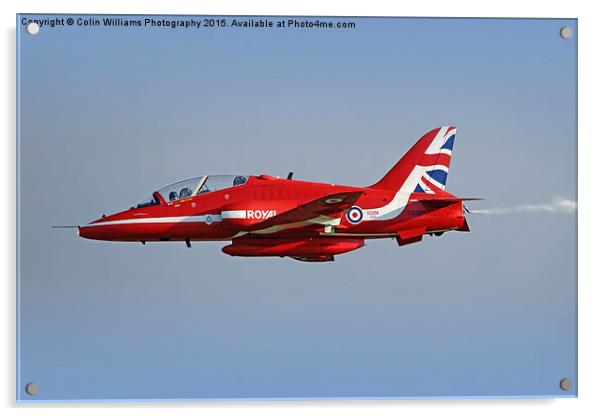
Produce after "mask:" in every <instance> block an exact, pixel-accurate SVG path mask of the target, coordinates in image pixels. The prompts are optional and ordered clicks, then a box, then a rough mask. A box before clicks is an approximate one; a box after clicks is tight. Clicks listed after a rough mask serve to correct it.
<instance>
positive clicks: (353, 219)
mask: <svg viewBox="0 0 602 416" xmlns="http://www.w3.org/2000/svg"><path fill="white" fill-rule="evenodd" d="M363 218H364V213H363V212H362V209H361V208H360V207H358V206H353V207H351V208H350V209H349V211H347V221H349V222H350V223H351V224H359V223H360V222H362V219H363Z"/></svg>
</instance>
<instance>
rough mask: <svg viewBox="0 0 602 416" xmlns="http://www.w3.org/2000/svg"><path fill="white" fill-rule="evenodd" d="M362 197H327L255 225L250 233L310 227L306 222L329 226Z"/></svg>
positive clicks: (340, 194)
mask: <svg viewBox="0 0 602 416" xmlns="http://www.w3.org/2000/svg"><path fill="white" fill-rule="evenodd" d="M361 195H362V192H361V191H359V192H338V193H335V194H330V195H325V196H322V197H320V198H317V199H314V200H312V201H309V202H306V203H304V204H302V205H299V206H298V207H297V208H293V209H290V210H288V211H285V212H283V213H281V214H278V215H275V216H273V217H271V218H268V219H266V220H265V221H262V222H260V223H257V224H254V225H253V226H252V227H251V229H250V231H257V230H266V232H267V231H269V232H274V231H278V229H285V228H288V227H287V225H288V226H296V225H298V226H302V225H308V224H304V223H305V222H309V223H314V224H324V225H329V224H328V223H329V222H332V221H333V220H337V219H338V218H334V216H337V215H338V216H339V217H340V216H341V215H342V214H343V212H345V211H346V210H348V209H349V208H351V206H352V205H353V204H354V203H355V201H357V200H358V198H359V197H360V196H361ZM274 227H275V228H274Z"/></svg>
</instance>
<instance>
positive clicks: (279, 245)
mask: <svg viewBox="0 0 602 416" xmlns="http://www.w3.org/2000/svg"><path fill="white" fill-rule="evenodd" d="M363 246H364V239H363V238H336V237H317V238H310V239H278V240H273V239H269V238H256V239H244V240H234V241H233V242H232V244H230V245H227V246H225V247H224V248H222V251H223V252H224V253H226V254H229V255H231V256H243V257H251V256H281V257H284V256H294V257H312V256H334V255H336V254H341V253H347V252H348V251H352V250H356V249H358V248H361V247H363Z"/></svg>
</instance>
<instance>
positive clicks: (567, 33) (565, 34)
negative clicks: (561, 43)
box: [560, 26, 573, 39]
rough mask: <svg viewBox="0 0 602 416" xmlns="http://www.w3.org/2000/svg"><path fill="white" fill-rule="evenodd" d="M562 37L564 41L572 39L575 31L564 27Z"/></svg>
mask: <svg viewBox="0 0 602 416" xmlns="http://www.w3.org/2000/svg"><path fill="white" fill-rule="evenodd" d="M560 37H561V38H562V39H570V38H572V37H573V29H571V28H570V27H568V26H563V27H561V28H560Z"/></svg>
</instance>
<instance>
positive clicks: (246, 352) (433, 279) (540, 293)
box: [18, 18, 577, 400]
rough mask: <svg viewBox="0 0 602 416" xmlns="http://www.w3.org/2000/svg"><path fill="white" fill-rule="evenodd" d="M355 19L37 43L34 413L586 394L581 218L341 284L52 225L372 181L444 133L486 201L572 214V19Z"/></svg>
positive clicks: (29, 128)
mask: <svg viewBox="0 0 602 416" xmlns="http://www.w3.org/2000/svg"><path fill="white" fill-rule="evenodd" d="M276 20H278V19H276V18H274V21H276ZM344 20H350V19H344ZM351 20H354V21H355V22H356V24H357V27H356V29H354V30H333V31H312V30H287V29H284V30H234V29H220V30H218V29H215V30H194V29H188V30H184V29H176V30H172V29H149V28H146V29H144V28H142V29H131V28H103V27H100V28H92V29H90V28H87V29H86V28H78V27H76V26H73V27H70V28H67V27H55V28H42V30H41V32H40V33H39V34H38V35H36V36H29V35H27V34H26V33H25V31H24V28H23V27H21V26H18V42H19V47H18V55H19V56H18V60H19V65H20V68H19V91H20V96H19V116H20V124H19V129H20V145H19V149H20V159H19V178H20V183H19V192H20V200H19V202H20V210H19V215H20V243H19V250H20V263H19V267H20V285H19V287H20V299H19V300H20V303H19V305H20V306H19V307H20V310H19V312H20V318H21V319H20V322H19V327H20V340H19V341H20V343H19V363H18V368H19V383H20V385H24V384H25V383H27V382H36V383H37V384H38V385H39V386H40V392H39V394H38V395H36V396H35V397H33V398H32V397H28V396H25V395H22V396H21V399H23V400H30V399H31V400H106V399H123V400H127V399H136V400H144V399H190V398H216V397H217V398H219V397H357V396H402V397H415V396H456V395H457V396H490V395H538V396H539V395H543V396H561V395H573V394H575V390H572V391H570V392H563V391H562V390H560V389H559V388H558V382H559V380H560V379H561V378H563V377H569V378H571V379H572V380H573V381H575V380H576V313H575V310H576V291H575V289H576V231H575V223H576V217H575V215H574V214H570V215H566V214H565V215H553V214H541V215H536V214H525V213H516V214H515V215H508V216H477V215H473V216H471V217H469V219H468V220H469V224H470V226H471V229H472V232H471V233H469V234H466V233H449V234H446V235H445V236H443V237H441V238H425V240H424V241H423V242H422V243H421V244H418V245H412V246H408V247H404V248H399V247H397V245H396V243H395V242H394V241H389V240H382V241H371V242H369V243H368V244H367V246H366V247H364V248H363V249H361V250H359V251H357V252H353V253H350V254H348V255H343V256H340V257H338V258H337V260H336V261H335V262H334V263H330V264H320V265H316V264H303V263H299V262H294V261H292V260H283V259H279V258H278V259H243V258H230V257H226V256H225V255H223V254H222V253H221V251H220V248H221V246H223V245H224V243H198V244H194V245H193V248H192V249H190V250H189V249H186V248H185V245H184V244H183V243H182V244H149V245H146V246H142V245H141V244H119V243H107V242H93V241H87V240H81V239H78V238H77V237H76V236H75V235H74V234H73V233H72V232H69V231H68V230H52V229H51V228H50V226H51V225H53V224H75V223H84V222H87V221H90V220H92V219H95V218H97V217H99V216H100V215H101V214H102V213H107V214H108V213H111V212H115V211H117V210H121V209H125V208H128V207H129V206H131V205H132V204H133V203H134V202H136V201H137V200H139V199H140V198H142V197H143V196H144V195H146V194H148V193H150V192H151V191H152V190H154V189H157V188H160V187H162V186H164V185H166V184H168V183H170V182H173V181H176V180H179V179H183V178H187V177H192V176H198V175H201V174H220V173H227V174H230V173H242V174H259V173H268V174H274V175H280V176H285V175H286V174H287V173H288V172H289V171H294V172H295V177H296V178H299V179H305V180H315V181H324V182H333V183H341V184H348V185H358V186H362V185H368V184H371V183H373V182H375V181H376V180H378V179H379V178H380V177H381V176H382V175H383V174H384V173H385V172H386V171H387V170H388V169H389V168H390V167H391V166H392V165H393V164H394V163H395V162H396V161H397V160H398V159H399V158H400V157H401V156H402V155H403V153H405V151H406V150H407V149H408V148H409V147H410V146H411V145H412V144H413V143H414V141H415V140H416V139H418V138H419V137H420V136H421V135H422V134H423V133H425V132H426V131H428V130H430V129H432V128H434V127H437V126H440V125H449V124H451V125H456V126H457V127H458V135H457V139H456V142H455V148H454V156H453V160H452V164H451V170H450V176H449V178H448V190H449V191H450V192H452V193H454V194H456V195H459V196H465V197H483V198H485V201H483V202H480V203H475V204H471V206H474V207H475V208H476V207H483V208H486V207H491V206H514V205H519V204H529V203H541V202H546V201H549V200H550V199H552V198H554V197H563V198H567V199H572V200H576V101H575V90H576V36H575V37H574V38H573V39H570V40H564V39H562V38H560V36H559V35H558V32H559V29H560V27H562V26H564V25H569V26H571V27H573V29H574V31H575V32H576V29H577V28H576V21H574V20H555V19H549V20H527V19H525V20H510V19H500V20H496V19H485V20H481V19H395V18H380V19H376V18H374V19H351ZM575 384H576V382H575Z"/></svg>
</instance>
